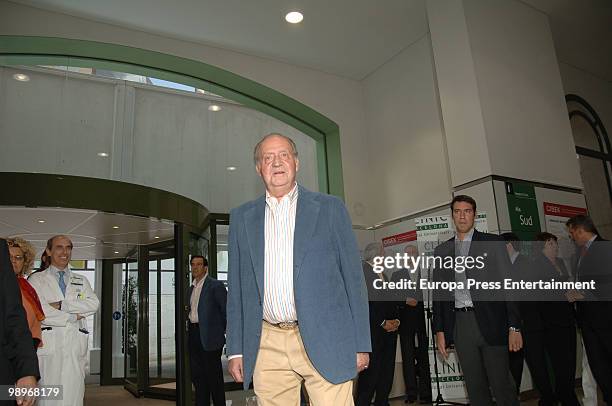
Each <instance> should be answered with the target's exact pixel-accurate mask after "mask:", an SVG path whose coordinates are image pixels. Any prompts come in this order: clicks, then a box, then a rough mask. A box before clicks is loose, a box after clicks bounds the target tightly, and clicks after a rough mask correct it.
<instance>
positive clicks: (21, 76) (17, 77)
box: [13, 73, 30, 82]
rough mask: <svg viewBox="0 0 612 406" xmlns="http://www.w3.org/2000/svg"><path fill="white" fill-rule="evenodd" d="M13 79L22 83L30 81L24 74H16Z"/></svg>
mask: <svg viewBox="0 0 612 406" xmlns="http://www.w3.org/2000/svg"><path fill="white" fill-rule="evenodd" d="M13 79H15V80H18V81H20V82H27V81H29V80H30V77H29V76H28V75H24V74H23V73H15V74H14V75H13Z"/></svg>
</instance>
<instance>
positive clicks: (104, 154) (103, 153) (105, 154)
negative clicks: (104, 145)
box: [98, 152, 108, 158]
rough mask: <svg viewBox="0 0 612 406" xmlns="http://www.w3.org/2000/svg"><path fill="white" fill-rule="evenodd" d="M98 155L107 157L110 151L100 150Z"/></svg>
mask: <svg viewBox="0 0 612 406" xmlns="http://www.w3.org/2000/svg"><path fill="white" fill-rule="evenodd" d="M98 156H101V157H103V158H106V157H107V156H108V152H98Z"/></svg>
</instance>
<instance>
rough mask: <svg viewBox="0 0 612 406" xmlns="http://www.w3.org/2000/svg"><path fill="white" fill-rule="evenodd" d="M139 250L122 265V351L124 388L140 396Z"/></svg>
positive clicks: (133, 252)
mask: <svg viewBox="0 0 612 406" xmlns="http://www.w3.org/2000/svg"><path fill="white" fill-rule="evenodd" d="M139 251H140V250H139V249H135V250H134V251H132V252H131V253H130V254H129V255H128V257H127V258H126V259H125V262H124V264H123V274H124V278H123V286H124V291H123V293H124V294H123V306H122V307H123V349H124V377H125V388H126V389H128V390H129V391H130V392H132V393H133V394H135V395H140V387H141V386H140V385H139V372H140V369H141V368H140V362H139V356H141V355H142V354H141V353H140V352H139V345H138V344H139V343H138V338H139V336H140V335H139V334H138V333H139V331H138V330H139V327H140V324H141V320H140V319H141V317H140V315H141V311H140V307H141V303H140V302H141V301H140V297H141V294H140V291H141V289H140V286H139V281H140V277H139V272H138V265H139V262H138V254H139Z"/></svg>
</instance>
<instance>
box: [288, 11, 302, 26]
mask: <svg viewBox="0 0 612 406" xmlns="http://www.w3.org/2000/svg"><path fill="white" fill-rule="evenodd" d="M303 19H304V15H303V14H302V13H300V12H299V11H292V12H290V13H287V15H286V16H285V20H287V22H288V23H291V24H297V23H301V22H302V20H303Z"/></svg>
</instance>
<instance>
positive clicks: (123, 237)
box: [0, 206, 174, 260]
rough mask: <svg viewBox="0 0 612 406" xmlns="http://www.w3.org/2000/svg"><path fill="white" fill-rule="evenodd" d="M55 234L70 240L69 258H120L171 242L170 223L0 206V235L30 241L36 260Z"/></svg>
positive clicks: (49, 209) (82, 211)
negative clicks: (138, 249) (134, 250)
mask: <svg viewBox="0 0 612 406" xmlns="http://www.w3.org/2000/svg"><path fill="white" fill-rule="evenodd" d="M40 221H44V223H42V222H40ZM113 227H118V228H113ZM57 234H64V235H67V236H68V237H69V238H70V239H71V240H72V243H73V245H74V249H73V252H72V259H75V260H77V259H90V260H91V259H108V258H124V257H126V255H127V253H128V252H129V251H130V250H131V249H132V248H134V247H135V246H137V245H141V244H150V243H154V242H159V241H165V240H171V239H173V238H174V223H172V222H171V221H166V220H158V219H152V218H146V217H136V216H127V215H123V214H115V213H102V212H98V211H93V210H79V209H63V208H26V207H7V206H0V236H3V237H22V238H23V239H25V240H27V241H29V242H31V243H32V245H34V247H35V248H36V251H37V255H38V257H37V258H39V255H40V254H41V253H42V250H43V249H44V247H45V245H46V243H47V240H48V239H49V238H51V237H52V236H54V235H57ZM156 237H158V238H156Z"/></svg>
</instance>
